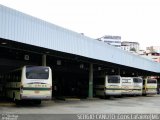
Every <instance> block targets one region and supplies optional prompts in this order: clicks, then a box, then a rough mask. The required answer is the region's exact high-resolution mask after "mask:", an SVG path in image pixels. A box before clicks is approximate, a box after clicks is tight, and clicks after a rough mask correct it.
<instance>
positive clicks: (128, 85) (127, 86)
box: [122, 77, 133, 95]
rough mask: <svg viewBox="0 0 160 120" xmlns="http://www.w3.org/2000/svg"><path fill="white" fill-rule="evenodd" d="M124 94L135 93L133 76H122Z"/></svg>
mask: <svg viewBox="0 0 160 120" xmlns="http://www.w3.org/2000/svg"><path fill="white" fill-rule="evenodd" d="M122 95H133V78H132V77H122Z"/></svg>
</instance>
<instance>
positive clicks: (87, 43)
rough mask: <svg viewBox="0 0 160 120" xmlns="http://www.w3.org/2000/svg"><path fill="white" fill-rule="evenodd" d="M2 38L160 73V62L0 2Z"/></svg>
mask: <svg viewBox="0 0 160 120" xmlns="http://www.w3.org/2000/svg"><path fill="white" fill-rule="evenodd" d="M0 38H2V39H7V40H8V41H15V42H19V43H24V44H28V45H34V46H38V47H42V48H47V49H51V50H55V51H60V52H64V53H69V54H73V55H78V56H82V57H86V58H91V59H95V60H99V61H104V62H110V63H114V64H118V65H122V66H127V67H132V68H136V69H141V70H144V71H150V72H154V73H160V64H159V63H156V62H153V61H151V60H148V59H145V58H143V57H140V56H138V55H134V54H132V53H129V52H126V51H124V50H121V49H119V48H115V47H113V46H110V45H107V44H105V43H103V42H101V41H97V40H95V39H92V38H89V37H87V36H84V35H82V34H80V33H76V32H73V31H71V30H67V29H65V28H62V27H59V26H57V25H54V24H51V23H48V22H45V21H43V20H40V19H37V18H35V17H32V16H29V15H26V14H24V13H21V12H18V11H16V10H13V9H11V8H8V7H5V6H3V5H0Z"/></svg>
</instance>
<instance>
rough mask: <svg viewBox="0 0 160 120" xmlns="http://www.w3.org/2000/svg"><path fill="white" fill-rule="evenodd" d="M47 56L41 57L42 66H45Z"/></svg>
mask: <svg viewBox="0 0 160 120" xmlns="http://www.w3.org/2000/svg"><path fill="white" fill-rule="evenodd" d="M46 60H47V56H46V55H42V66H46V65H47V62H46Z"/></svg>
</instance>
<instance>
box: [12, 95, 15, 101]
mask: <svg viewBox="0 0 160 120" xmlns="http://www.w3.org/2000/svg"><path fill="white" fill-rule="evenodd" d="M12 99H13V102H15V101H16V97H15V93H13V98H12Z"/></svg>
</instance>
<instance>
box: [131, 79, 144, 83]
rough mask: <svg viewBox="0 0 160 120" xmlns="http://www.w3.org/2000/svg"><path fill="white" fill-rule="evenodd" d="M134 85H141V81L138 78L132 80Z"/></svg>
mask: <svg viewBox="0 0 160 120" xmlns="http://www.w3.org/2000/svg"><path fill="white" fill-rule="evenodd" d="M133 82H134V83H142V79H140V78H133Z"/></svg>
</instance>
